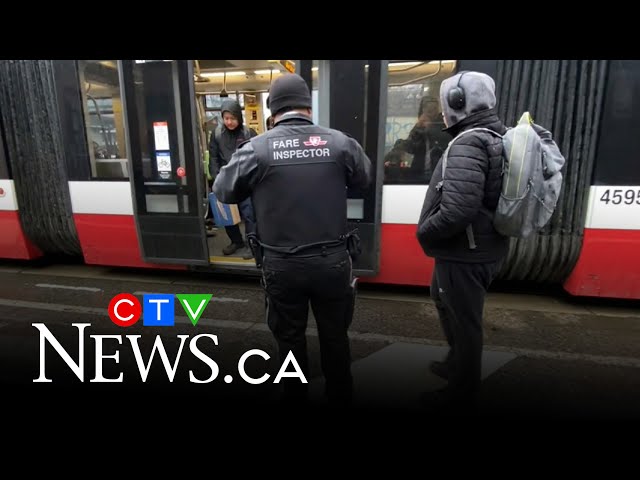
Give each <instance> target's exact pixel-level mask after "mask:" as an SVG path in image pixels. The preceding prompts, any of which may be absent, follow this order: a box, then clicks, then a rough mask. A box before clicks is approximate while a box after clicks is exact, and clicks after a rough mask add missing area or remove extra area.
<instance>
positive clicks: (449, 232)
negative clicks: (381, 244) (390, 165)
mask: <svg viewBox="0 0 640 480" xmlns="http://www.w3.org/2000/svg"><path fill="white" fill-rule="evenodd" d="M478 127H482V128H487V129H490V130H493V131H495V132H497V133H499V134H501V135H503V134H504V133H505V132H506V128H505V126H504V125H503V123H502V122H501V121H500V119H499V118H498V116H497V114H496V113H495V111H494V110H493V109H492V110H485V111H482V112H479V113H476V114H473V115H471V116H469V117H467V118H465V119H464V120H462V121H461V122H459V123H457V124H456V125H454V126H453V127H451V128H449V129H447V131H449V132H450V133H451V134H452V136H453V137H455V136H456V135H458V134H459V133H460V132H462V131H465V130H469V129H471V128H478ZM502 150H503V148H502V141H501V140H500V138H499V137H496V136H495V135H491V134H490V133H488V132H482V131H479V132H471V133H469V134H468V135H464V136H462V137H460V138H458V139H457V140H456V141H455V142H454V143H452V144H451V147H450V149H449V153H448V158H447V168H446V173H445V177H446V178H445V180H444V182H443V186H442V189H441V190H440V191H438V190H437V189H436V185H437V184H438V183H439V182H440V181H441V180H442V160H440V161H439V162H438V165H437V166H436V169H435V171H434V173H433V176H432V178H431V182H430V184H429V188H428V190H427V195H426V196H425V199H424V205H423V207H422V212H421V213H420V220H419V222H418V230H417V237H418V241H419V242H420V245H421V246H422V248H423V250H424V251H425V253H426V254H427V255H428V256H430V257H433V258H437V259H442V260H449V261H453V262H465V263H489V262H495V261H498V260H500V259H502V258H503V257H504V256H505V255H506V254H507V251H508V248H509V239H508V237H504V236H503V235H500V234H499V233H498V232H496V230H495V228H494V227H493V212H495V209H496V206H497V204H498V200H499V198H500V191H501V187H502ZM468 225H471V226H472V229H473V235H474V239H475V243H476V248H475V249H471V248H470V243H469V239H468V237H467V233H466V228H467V226H468Z"/></svg>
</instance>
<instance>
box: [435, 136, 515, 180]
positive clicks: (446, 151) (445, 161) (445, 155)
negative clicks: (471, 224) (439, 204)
mask: <svg viewBox="0 0 640 480" xmlns="http://www.w3.org/2000/svg"><path fill="white" fill-rule="evenodd" d="M471 132H488V133H490V134H491V135H494V136H496V137H500V138H502V135H500V134H499V133H498V132H494V131H493V130H491V129H488V128H484V127H476V128H470V129H469V130H464V131H463V132H460V133H459V134H458V135H456V136H455V137H454V138H453V140H451V141H450V142H449V145H447V149H446V150H445V151H444V153H443V154H442V180H440V181H439V182H438V183H437V185H436V190H438V191H440V190H441V189H442V184H443V183H444V173H445V171H446V170H447V157H448V156H449V149H450V148H451V145H453V143H454V142H455V141H456V140H457V139H459V138H460V137H462V136H463V135H466V134H468V133H471ZM502 170H503V171H504V160H503V162H502Z"/></svg>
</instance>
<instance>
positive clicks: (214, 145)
mask: <svg viewBox="0 0 640 480" xmlns="http://www.w3.org/2000/svg"><path fill="white" fill-rule="evenodd" d="M221 114H222V124H221V125H218V127H217V128H216V129H215V130H214V132H213V133H212V134H211V139H210V141H209V158H210V160H209V168H210V173H211V177H212V178H215V177H216V175H217V174H218V172H219V171H220V169H222V168H223V167H224V166H225V165H227V164H228V163H229V161H230V160H231V156H232V155H233V153H234V152H235V151H236V149H237V148H238V146H239V145H240V144H242V143H243V142H246V141H247V140H249V139H250V138H252V137H255V136H256V135H257V133H256V131H255V130H254V129H252V128H249V127H246V126H244V124H243V118H242V108H240V104H239V103H238V102H237V101H236V100H234V99H231V98H228V99H226V100H225V101H224V102H223V103H222V109H221ZM238 210H239V211H240V216H241V217H242V220H244V225H245V238H246V235H248V234H250V233H251V232H253V231H254V229H255V217H254V212H253V205H252V204H251V199H250V198H247V199H244V200H243V201H242V202H240V203H238ZM225 231H226V232H227V235H228V236H229V240H230V241H231V243H230V244H229V245H227V246H226V247H224V248H223V249H222V253H223V254H225V255H231V254H233V253H235V252H236V251H238V250H241V251H242V256H243V258H245V259H250V258H253V255H252V253H251V250H250V249H249V248H248V246H247V245H248V244H247V243H246V242H245V241H244V240H243V238H242V232H241V231H240V226H239V225H232V226H230V227H225Z"/></svg>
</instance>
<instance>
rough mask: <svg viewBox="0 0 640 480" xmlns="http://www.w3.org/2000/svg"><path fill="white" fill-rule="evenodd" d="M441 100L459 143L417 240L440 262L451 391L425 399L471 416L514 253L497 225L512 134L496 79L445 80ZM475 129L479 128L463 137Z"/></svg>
mask: <svg viewBox="0 0 640 480" xmlns="http://www.w3.org/2000/svg"><path fill="white" fill-rule="evenodd" d="M439 100H440V104H441V109H442V116H443V118H444V122H445V126H446V128H445V130H444V131H446V132H448V133H450V134H451V136H452V137H453V138H454V140H452V141H451V143H450V144H449V147H448V149H447V151H446V152H445V154H444V155H443V158H446V181H443V159H442V158H441V159H440V161H439V162H438V164H437V165H436V168H435V171H434V173H433V175H432V178H431V182H430V184H429V188H428V190H427V194H426V196H425V200H424V205H423V208H422V212H421V214H420V220H419V223H418V228H417V238H418V241H419V243H420V245H421V246H422V248H423V250H424V251H425V253H426V254H427V255H428V256H430V257H433V258H434V259H435V268H434V271H433V277H432V280H431V289H430V290H431V297H432V298H433V300H434V302H435V306H436V309H437V311H438V316H439V319H440V323H441V327H442V329H443V331H444V334H445V337H446V339H447V343H448V344H449V352H448V354H447V356H446V358H445V359H444V360H443V361H434V362H432V364H431V365H430V366H429V368H430V370H431V371H432V372H433V373H434V374H436V375H438V376H439V377H442V378H444V379H447V380H448V385H447V387H446V388H445V389H443V390H440V391H436V392H428V393H425V394H424V395H423V397H422V401H423V403H425V406H428V405H432V404H441V403H442V402H446V404H447V405H448V406H450V407H455V408H456V409H460V410H462V413H464V410H465V409H467V408H471V407H473V405H474V403H475V401H476V400H477V396H478V393H479V389H480V382H481V360H482V341H483V334H482V316H483V308H484V300H485V296H486V293H487V289H488V288H489V285H490V284H491V283H492V281H493V280H494V278H495V277H496V275H497V274H498V272H499V270H500V267H501V264H502V261H503V260H504V258H505V257H506V255H507V253H508V248H509V238H508V237H507V236H504V235H501V234H500V233H498V232H497V231H496V229H495V228H494V225H493V215H494V212H495V210H496V208H497V205H498V201H499V199H500V193H501V188H502V169H503V160H502V158H503V143H502V139H501V136H502V135H504V134H505V133H506V131H507V129H506V128H505V126H504V124H503V122H502V121H501V120H500V118H499V117H498V114H497V112H496V110H495V106H496V95H495V82H494V80H493V79H492V78H491V77H490V76H489V75H486V74H484V73H480V72H460V73H458V74H456V75H454V76H452V77H450V78H448V79H446V80H444V81H443V82H442V84H441V86H440V98H439ZM471 129H477V130H474V131H472V132H469V133H468V134H464V135H460V136H458V135H459V134H461V133H463V132H466V131H468V130H471ZM487 130H489V131H492V132H495V133H497V134H498V135H493V134H492V133H491V132H489V131H487ZM456 137H457V138H456Z"/></svg>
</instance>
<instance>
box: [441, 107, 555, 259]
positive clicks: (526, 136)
mask: <svg viewBox="0 0 640 480" xmlns="http://www.w3.org/2000/svg"><path fill="white" fill-rule="evenodd" d="M473 131H485V132H488V133H490V134H492V135H495V136H497V137H500V138H502V144H503V147H504V148H503V167H502V192H501V194H500V200H499V201H498V206H497V208H496V211H495V214H494V217H493V225H494V227H495V229H496V231H497V232H498V233H500V234H502V235H505V236H507V237H515V238H526V237H528V236H529V235H531V234H532V233H533V232H536V231H538V230H539V229H541V228H542V227H544V226H545V225H546V224H547V222H549V219H550V218H551V215H553V212H554V210H555V208H556V203H557V202H558V198H559V196H560V189H561V187H562V173H561V172H560V170H561V169H562V166H563V165H564V162H565V159H564V157H563V156H562V154H561V153H560V150H559V149H558V146H557V145H556V143H555V142H554V141H553V139H552V138H551V133H550V132H549V131H548V130H545V129H544V128H542V127H540V126H539V125H535V124H534V123H533V120H532V119H531V115H529V112H525V113H524V114H523V115H522V117H520V120H519V121H518V124H517V125H516V126H515V127H514V128H510V129H508V130H507V132H506V133H505V134H504V136H502V135H500V134H498V133H496V132H494V131H493V130H489V129H487V128H471V129H469V130H465V131H464V132H461V133H460V134H459V135H458V136H456V138H454V139H453V140H451V142H449V147H447V150H446V151H445V152H444V154H443V158H442V181H441V182H440V183H438V185H437V186H436V188H438V189H440V188H442V183H443V182H444V178H445V176H444V175H445V169H446V167H447V154H448V152H449V148H451V145H452V144H453V143H454V142H455V141H456V139H457V138H459V137H460V136H462V135H467V134H469V133H471V132H473ZM467 236H468V237H469V246H470V248H475V242H474V241H473V231H472V230H471V226H470V225H469V227H467Z"/></svg>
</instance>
